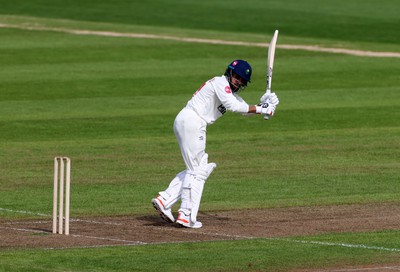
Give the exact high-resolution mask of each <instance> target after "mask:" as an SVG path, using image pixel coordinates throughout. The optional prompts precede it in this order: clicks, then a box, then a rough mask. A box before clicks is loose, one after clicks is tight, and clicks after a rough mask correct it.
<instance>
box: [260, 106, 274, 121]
mask: <svg viewBox="0 0 400 272" xmlns="http://www.w3.org/2000/svg"><path fill="white" fill-rule="evenodd" d="M275 109H276V106H275V105H274V104H268V103H262V104H259V106H256V113H258V114H262V115H265V116H273V115H274V113H275ZM265 119H268V118H265Z"/></svg>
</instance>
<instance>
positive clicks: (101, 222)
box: [0, 208, 122, 226]
mask: <svg viewBox="0 0 400 272" xmlns="http://www.w3.org/2000/svg"><path fill="white" fill-rule="evenodd" d="M0 211H6V212H12V213H23V214H31V215H38V216H43V217H52V215H50V214H45V213H36V212H31V211H21V210H11V209H5V208H0ZM64 219H65V218H64ZM70 222H85V223H93V224H103V225H115V226H121V225H122V223H114V222H104V221H94V220H86V219H78V218H70Z"/></svg>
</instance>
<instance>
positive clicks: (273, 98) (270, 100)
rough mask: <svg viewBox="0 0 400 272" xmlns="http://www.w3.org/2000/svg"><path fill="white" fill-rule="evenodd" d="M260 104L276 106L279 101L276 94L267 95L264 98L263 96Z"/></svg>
mask: <svg viewBox="0 0 400 272" xmlns="http://www.w3.org/2000/svg"><path fill="white" fill-rule="evenodd" d="M260 102H261V104H265V103H268V104H273V105H275V106H276V105H278V104H279V99H278V96H277V95H276V93H270V94H267V93H265V94H263V96H261V98H260Z"/></svg>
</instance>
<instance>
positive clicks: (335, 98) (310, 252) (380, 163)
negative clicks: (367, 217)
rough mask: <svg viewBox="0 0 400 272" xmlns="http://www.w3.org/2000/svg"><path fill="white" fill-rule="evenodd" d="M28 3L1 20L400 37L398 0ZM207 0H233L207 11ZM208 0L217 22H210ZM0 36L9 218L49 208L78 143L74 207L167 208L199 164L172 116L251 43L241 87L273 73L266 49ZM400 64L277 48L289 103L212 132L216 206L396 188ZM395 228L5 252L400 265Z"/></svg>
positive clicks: (7, 32) (232, 267)
mask: <svg viewBox="0 0 400 272" xmlns="http://www.w3.org/2000/svg"><path fill="white" fill-rule="evenodd" d="M14 2H15V1H14ZM14 2H13V5H11V4H10V3H7V1H0V4H1V6H2V10H1V13H2V15H0V23H7V24H11V23H12V24H16V25H19V26H24V24H25V26H26V24H30V25H32V24H34V23H36V24H40V25H46V26H53V27H64V28H80V29H91V30H107V31H123V32H142V33H154V34H160V33H167V34H169V35H172V34H173V35H176V36H187V37H204V38H213V37H219V38H221V37H223V38H224V39H226V40H243V39H246V40H248V41H253V42H268V41H269V39H270V35H272V33H273V30H274V29H275V28H279V29H280V37H279V40H278V45H279V44H282V43H291V44H321V45H324V46H327V47H333V46H343V47H345V48H355V49H364V50H376V51H377V50H379V51H395V52H400V48H399V47H398V44H399V42H400V41H399V39H400V38H399V35H397V32H396V31H397V29H396V26H397V25H398V23H399V19H398V12H397V11H398V5H397V4H396V2H395V1H389V0H386V1H383V2H382V3H380V4H379V7H380V8H379V9H377V7H376V6H375V4H373V3H375V2H372V1H363V6H362V7H360V5H358V4H359V1H346V3H343V6H340V5H336V4H334V2H333V1H328V2H327V3H326V4H324V5H322V4H321V5H317V6H315V3H314V1H310V0H308V1H302V3H304V6H298V5H299V4H296V3H297V2H295V1H287V3H286V4H284V3H282V4H279V3H276V2H272V1H269V2H268V1H267V2H265V1H249V3H252V4H253V5H250V4H249V5H246V7H242V9H244V10H243V12H246V11H247V13H245V14H247V15H246V16H243V17H242V18H243V22H244V23H245V24H244V26H241V25H240V24H239V22H240V21H239V20H233V21H231V20H230V21H229V22H231V24H229V23H227V21H226V18H225V17H223V16H216V15H225V13H227V14H229V13H231V12H232V11H235V10H237V9H238V5H239V3H238V2H235V1H234V2H233V3H231V4H232V6H231V7H227V4H226V3H225V4H224V5H223V6H221V7H218V6H219V5H220V4H214V3H213V2H212V1H203V2H201V3H200V2H195V1H188V2H187V3H186V4H185V5H179V1H172V2H171V3H170V5H169V7H168V8H166V7H164V8H163V11H164V9H165V12H160V11H159V8H160V5H161V4H160V3H162V2H160V1H151V2H148V3H145V4H140V5H139V4H137V3H136V4H135V3H131V2H130V1H126V2H124V1H122V0H121V1H118V2H116V3H114V2H113V5H111V6H110V5H109V4H107V3H108V2H107V1H104V2H102V1H98V3H97V4H96V5H93V4H92V3H91V2H90V1H87V2H84V1H80V2H79V4H77V3H78V2H76V3H74V1H68V4H64V3H63V4H61V3H58V2H57V1H45V0H43V1H28V2H26V1H24V4H22V1H16V2H15V3H14ZM19 2H20V3H19ZM128 2H129V3H128ZM264 2H265V4H264ZM17 3H19V4H17ZM215 5H216V6H215ZM60 6H63V8H59V7H60ZM121 6H123V7H125V8H124V9H123V10H121V8H120V7H121ZM307 6H314V7H315V9H313V10H312V12H310V11H309V9H307ZM210 7H218V8H217V9H215V10H214V9H213V12H210V13H207V12H206V11H208V10H209V9H210ZM194 8H195V9H194ZM189 9H190V10H189ZM396 10H397V11H396ZM139 11H140V12H139ZM250 11H252V12H253V13H250ZM371 11H373V12H371ZM192 12H193V13H192ZM195 12H198V14H202V15H203V16H207V17H205V18H207V19H205V20H201V21H199V20H198V19H196V18H198V16H197V15H198V14H197V13H195ZM254 12H255V13H254ZM132 14H135V16H133V15H132ZM171 14H173V15H176V16H172V15H171ZM185 14H186V16H184V15H185ZM250 14H251V15H250ZM264 14H271V16H264ZM25 16H29V17H25ZM171 17H172V18H174V20H171ZM59 19H62V20H59ZM258 19H260V20H261V22H260V21H259V20H258ZM200 22H201V23H200ZM315 22H321V23H320V24H315ZM249 29H251V31H248V30H249ZM382 29H385V31H382ZM366 33H367V34H366ZM0 37H1V40H2V42H1V43H0V66H1V69H0V167H1V171H0V220H9V219H13V218H35V217H36V216H35V214H38V213H42V214H50V213H51V206H52V199H51V198H52V176H53V173H52V159H53V157H54V156H55V155H59V154H66V155H68V156H70V157H71V158H72V169H73V170H72V171H73V172H72V194H71V203H72V204H71V205H72V207H71V210H72V216H73V217H79V216H99V215H147V214H154V210H153V208H152V207H151V205H150V202H149V200H150V199H151V198H152V197H153V196H154V195H155V194H156V193H157V192H158V191H159V190H161V189H163V188H164V187H165V186H166V185H167V183H168V182H169V181H170V179H171V178H173V176H174V175H175V173H177V172H179V171H181V170H182V169H183V167H184V165H183V162H182V159H181V157H180V153H179V150H178V145H177V143H176V140H175V137H174V135H173V132H172V123H173V120H174V118H175V115H176V114H177V113H178V112H179V110H180V109H181V108H182V107H183V106H184V105H185V103H186V101H187V100H188V99H189V98H190V97H191V95H192V93H193V92H194V91H195V90H196V89H197V88H198V87H199V86H200V85H201V84H202V82H203V81H205V80H207V79H209V78H210V77H212V76H214V75H219V74H222V73H223V71H224V69H225V66H226V65H227V64H228V63H229V62H230V61H231V60H232V58H236V57H239V58H244V59H247V60H248V61H249V62H250V63H251V64H252V66H253V69H254V75H253V80H252V83H251V84H250V86H249V87H248V89H246V90H245V92H243V93H242V94H243V97H244V99H245V100H246V101H247V102H249V103H257V102H258V99H259V97H260V96H261V94H262V92H263V89H264V88H265V63H266V48H258V47H242V46H226V45H210V44H196V43H182V42H179V41H170V40H157V39H132V38H116V37H102V36H89V35H71V34H66V33H59V32H54V31H32V30H26V29H25V30H24V29H15V28H0ZM399 68H400V59H399V58H368V57H356V56H348V55H340V54H330V53H317V52H305V51H293V50H284V49H279V48H278V50H277V52H276V63H275V71H274V80H273V89H274V90H276V92H277V93H278V95H279V98H280V101H281V104H280V105H279V107H278V110H277V115H276V117H274V118H273V119H272V120H271V121H268V122H265V121H262V119H261V118H259V116H254V117H251V118H245V117H241V116H239V115H236V114H232V113H227V114H226V116H224V118H222V119H220V120H218V122H217V123H216V124H215V125H213V126H211V127H209V129H208V135H207V138H208V139H207V141H208V143H207V152H208V153H209V156H210V160H211V161H214V162H216V163H217V165H218V167H217V169H216V171H215V172H214V173H213V174H212V176H211V177H210V179H209V180H208V181H207V186H206V187H205V192H204V195H203V201H202V206H201V209H202V210H204V211H214V210H232V209H247V208H271V207H290V206H314V205H341V204H354V203H379V202H395V203H396V202H397V203H399V199H400V186H399V184H398V181H399V170H400V164H399V161H398V158H399V157H400V156H399V155H400V154H399V153H400V152H399V148H400V145H399V136H400V126H399V124H400V122H399V120H400V113H399V110H398V108H399V106H398V105H399V103H400V87H399V86H400V78H399V76H398V71H399ZM399 204H400V203H399ZM15 211H28V212H31V213H33V214H25V213H18V212H15ZM0 231H1V230H0ZM398 237H399V231H398V230H397V231H396V230H394V231H380V230H376V232H371V233H368V232H366V233H358V234H357V233H354V234H353V233H347V234H334V233H333V234H326V235H321V236H316V237H296V238H290V239H289V240H296V239H298V240H302V241H303V240H307V239H309V240H312V241H322V242H330V243H334V244H343V243H345V244H355V245H366V246H367V248H357V247H342V246H328V245H326V244H306V243H296V242H293V241H287V240H285V239H282V240H279V239H277V240H270V239H255V240H245V241H229V242H227V241H225V242H211V243H210V242H209V243H183V244H163V245H145V246H138V247H112V248H100V249H74V250H72V249H71V250H63V251H45V250H11V249H7V250H1V251H0V256H1V259H2V262H1V264H0V270H4V271H12V270H20V271H21V270H34V271H54V270H70V271H80V270H87V271H110V270H115V271H131V270H141V271H150V270H154V267H158V266H161V265H162V266H163V267H165V270H167V271H174V270H177V268H182V265H183V264H184V265H185V267H186V268H185V269H186V270H194V271H203V270H214V271H238V270H249V271H251V270H256V271H260V270H266V271H275V270H276V271H278V270H282V271H284V270H289V269H302V268H321V267H337V266H343V265H348V266H352V265H354V266H357V265H372V264H374V265H375V264H393V263H395V264H399V263H398V258H399V250H400V249H399V244H400V241H399V238H398ZM368 247H370V248H368ZM374 247H376V248H374ZM382 248H384V249H382ZM390 249H395V250H390ZM217 254H222V255H220V256H221V259H222V260H218V259H215V257H214V256H215V255H217Z"/></svg>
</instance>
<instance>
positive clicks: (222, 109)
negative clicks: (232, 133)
mask: <svg viewBox="0 0 400 272" xmlns="http://www.w3.org/2000/svg"><path fill="white" fill-rule="evenodd" d="M217 109H218V110H219V112H220V113H221V114H224V113H225V112H226V108H225V107H224V105H222V104H221V105H219V106H218V108H217Z"/></svg>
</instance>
